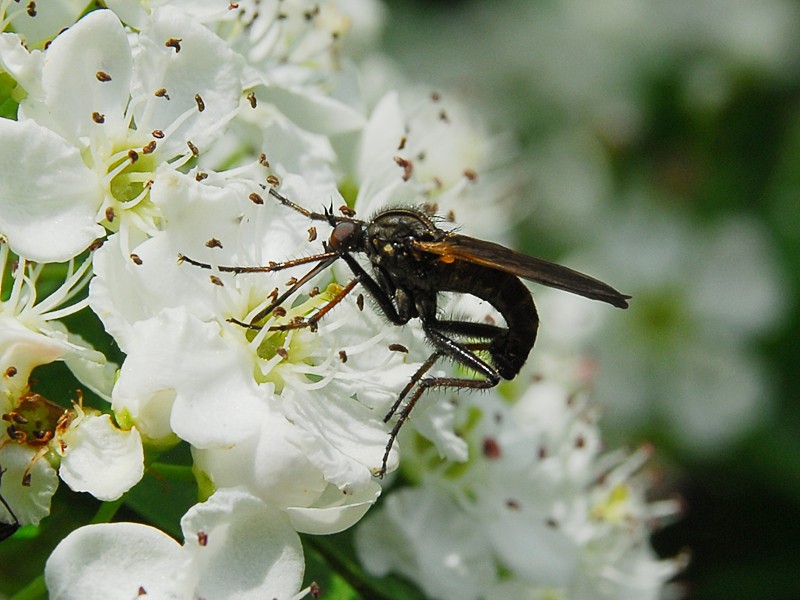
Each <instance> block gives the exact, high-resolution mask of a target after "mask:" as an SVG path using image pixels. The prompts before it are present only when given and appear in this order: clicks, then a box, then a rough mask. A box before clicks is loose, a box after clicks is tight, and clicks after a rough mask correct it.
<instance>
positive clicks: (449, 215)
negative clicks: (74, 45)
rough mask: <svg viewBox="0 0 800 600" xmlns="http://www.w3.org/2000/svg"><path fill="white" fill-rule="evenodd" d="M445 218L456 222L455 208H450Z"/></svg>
mask: <svg viewBox="0 0 800 600" xmlns="http://www.w3.org/2000/svg"><path fill="white" fill-rule="evenodd" d="M445 218H446V219H447V220H448V221H450V222H451V223H455V222H456V211H454V210H452V209H451V210H448V211H447V215H446V216H445Z"/></svg>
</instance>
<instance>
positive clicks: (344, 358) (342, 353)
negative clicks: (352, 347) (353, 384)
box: [339, 350, 347, 363]
mask: <svg viewBox="0 0 800 600" xmlns="http://www.w3.org/2000/svg"><path fill="white" fill-rule="evenodd" d="M339 360H340V361H342V362H343V363H346V362H347V352H345V351H344V350H339Z"/></svg>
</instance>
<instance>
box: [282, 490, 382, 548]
mask: <svg viewBox="0 0 800 600" xmlns="http://www.w3.org/2000/svg"><path fill="white" fill-rule="evenodd" d="M380 495H381V486H380V484H378V483H377V482H375V481H372V482H370V484H369V485H367V486H366V487H364V488H363V489H361V490H359V491H358V492H356V493H355V494H348V493H345V492H343V491H342V490H340V489H338V488H337V487H336V486H333V485H331V486H328V490H327V491H326V493H325V494H323V495H322V497H321V498H320V499H319V500H318V501H317V504H316V505H315V506H311V507H290V508H288V509H286V514H288V515H289V519H290V520H291V522H292V526H293V527H294V528H295V530H297V531H299V532H300V533H310V534H312V535H328V534H331V533H339V532H340V531H344V530H345V529H349V528H350V527H352V526H353V525H355V524H356V523H358V522H359V521H360V520H361V517H363V516H364V515H365V514H366V513H367V511H368V510H369V509H370V508H371V507H372V506H373V505H374V504H375V502H376V501H377V500H378V496H380Z"/></svg>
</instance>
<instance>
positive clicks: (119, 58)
mask: <svg viewBox="0 0 800 600" xmlns="http://www.w3.org/2000/svg"><path fill="white" fill-rule="evenodd" d="M132 70H133V63H132V60H131V49H130V45H129V44H128V38H127V36H126V34H125V30H124V29H123V28H122V24H121V23H120V22H119V19H118V18H117V16H116V15H115V14H114V13H113V12H111V11H110V10H96V11H93V12H90V13H89V14H88V15H86V16H85V17H84V18H83V19H81V20H80V21H78V23H76V24H75V25H73V26H72V27H70V28H69V29H68V30H67V31H65V32H64V33H62V34H61V35H59V36H58V37H57V38H56V39H55V41H54V42H53V43H52V44H51V45H50V47H49V49H48V50H47V53H46V57H45V63H44V69H43V72H42V87H43V88H44V92H45V95H46V99H45V103H46V105H47V112H48V119H49V120H48V121H47V122H44V120H43V119H42V118H40V117H39V113H37V120H40V122H41V123H42V124H43V125H46V126H48V127H50V128H52V129H53V130H54V131H58V132H59V133H60V134H61V135H63V136H64V137H65V138H67V139H68V140H70V141H71V142H73V143H77V142H78V141H79V140H80V138H82V137H89V138H92V137H95V136H98V135H102V134H103V132H106V131H109V130H111V131H119V130H126V129H127V127H128V124H127V122H125V121H124V120H123V118H124V113H125V108H126V106H127V104H128V100H129V98H130V81H131V72H132ZM101 71H102V72H103V73H105V74H107V75H109V76H110V77H111V80H110V81H100V80H99V79H98V77H97V74H98V73H99V72H101ZM94 112H97V113H100V114H101V115H103V116H104V118H105V122H104V123H102V124H99V123H96V122H95V121H94V120H93V119H92V113H94Z"/></svg>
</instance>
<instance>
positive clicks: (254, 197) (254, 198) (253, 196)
mask: <svg viewBox="0 0 800 600" xmlns="http://www.w3.org/2000/svg"><path fill="white" fill-rule="evenodd" d="M248 198H250V202H252V203H253V204H258V205H261V204H264V198H262V197H261V196H260V195H259V194H256V193H255V192H253V193H252V194H250V195H249V196H248Z"/></svg>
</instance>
